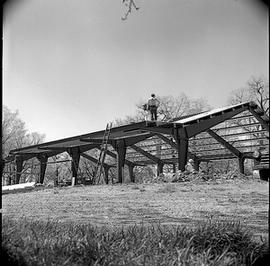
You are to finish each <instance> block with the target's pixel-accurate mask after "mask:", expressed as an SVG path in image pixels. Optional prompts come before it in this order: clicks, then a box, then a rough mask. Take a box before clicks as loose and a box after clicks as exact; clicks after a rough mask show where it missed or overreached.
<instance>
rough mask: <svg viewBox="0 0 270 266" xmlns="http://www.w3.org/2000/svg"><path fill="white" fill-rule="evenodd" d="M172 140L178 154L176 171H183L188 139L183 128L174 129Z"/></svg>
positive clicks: (185, 162)
mask: <svg viewBox="0 0 270 266" xmlns="http://www.w3.org/2000/svg"><path fill="white" fill-rule="evenodd" d="M174 139H175V141H176V145H177V152H178V169H179V170H181V171H185V166H186V164H187V154H188V138H187V133H186V129H185V128H179V129H175V134H174Z"/></svg>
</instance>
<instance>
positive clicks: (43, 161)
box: [38, 155, 48, 184]
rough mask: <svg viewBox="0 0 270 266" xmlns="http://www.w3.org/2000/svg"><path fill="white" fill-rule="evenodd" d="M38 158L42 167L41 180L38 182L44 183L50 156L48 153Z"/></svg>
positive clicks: (40, 170)
mask: <svg viewBox="0 0 270 266" xmlns="http://www.w3.org/2000/svg"><path fill="white" fill-rule="evenodd" d="M38 160H39V162H40V169H39V180H38V182H39V183H40V184H43V183H44V177H45V172H46V168H47V162H48V157H47V156H46V155H44V156H40V157H38Z"/></svg>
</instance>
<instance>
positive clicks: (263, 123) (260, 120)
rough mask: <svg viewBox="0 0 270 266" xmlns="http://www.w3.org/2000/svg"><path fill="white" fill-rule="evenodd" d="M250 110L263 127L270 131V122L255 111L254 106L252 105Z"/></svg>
mask: <svg viewBox="0 0 270 266" xmlns="http://www.w3.org/2000/svg"><path fill="white" fill-rule="evenodd" d="M249 111H250V113H251V114H252V115H253V116H254V117H255V118H256V119H257V120H258V121H259V123H260V124H261V125H262V127H263V128H264V129H265V130H266V131H268V132H269V122H268V123H267V122H266V121H265V120H264V119H262V117H261V116H260V115H259V114H258V113H256V112H255V111H254V108H252V107H250V108H249ZM268 119H269V118H268Z"/></svg>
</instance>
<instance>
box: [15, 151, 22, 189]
mask: <svg viewBox="0 0 270 266" xmlns="http://www.w3.org/2000/svg"><path fill="white" fill-rule="evenodd" d="M15 163H16V174H15V184H19V183H20V178H21V174H22V169H23V159H22V158H21V157H20V156H18V155H16V156H15Z"/></svg>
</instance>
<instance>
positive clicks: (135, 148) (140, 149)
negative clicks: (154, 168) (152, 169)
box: [130, 145, 163, 164]
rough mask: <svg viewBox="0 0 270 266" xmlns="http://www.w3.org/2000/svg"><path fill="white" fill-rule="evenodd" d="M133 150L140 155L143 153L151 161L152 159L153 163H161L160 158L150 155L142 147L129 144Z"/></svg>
mask: <svg viewBox="0 0 270 266" xmlns="http://www.w3.org/2000/svg"><path fill="white" fill-rule="evenodd" d="M130 147H131V148H132V149H133V150H135V151H137V152H139V153H141V154H142V155H144V156H145V157H147V158H149V159H150V160H151V161H153V162H154V163H157V164H159V163H160V164H163V162H162V160H161V159H159V158H158V157H156V156H154V155H152V154H151V153H149V152H147V151H145V150H143V149H142V148H140V147H138V146H136V145H131V146H130Z"/></svg>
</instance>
